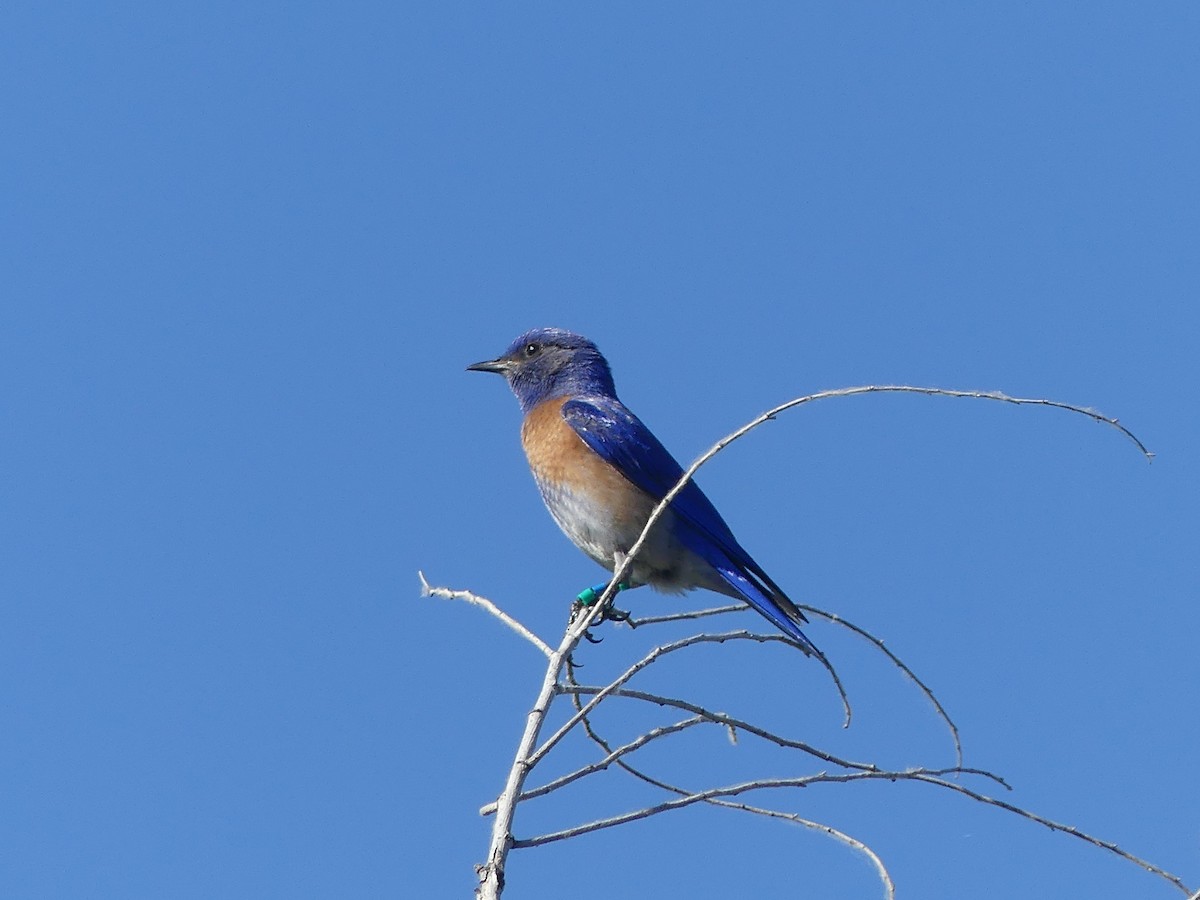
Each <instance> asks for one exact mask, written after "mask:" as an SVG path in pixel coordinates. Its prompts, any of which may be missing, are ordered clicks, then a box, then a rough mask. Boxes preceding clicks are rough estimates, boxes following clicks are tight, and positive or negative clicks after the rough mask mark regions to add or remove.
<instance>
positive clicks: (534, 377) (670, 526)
mask: <svg viewBox="0 0 1200 900" xmlns="http://www.w3.org/2000/svg"><path fill="white" fill-rule="evenodd" d="M467 368H468V369H469V370H472V371H476V372H496V373H498V374H500V375H503V376H504V377H505V379H507V381H508V385H509V387H510V388H512V391H513V393H514V394H516V397H517V401H518V402H519V403H520V404H521V411H522V412H523V413H524V414H525V418H524V422H523V424H522V425H521V444H522V446H523V447H524V449H525V455H526V457H528V459H529V467H530V469H532V471H533V477H534V479H535V480H536V481H537V486H538V489H539V490H540V491H541V494H542V500H543V501H544V502H545V504H546V507H547V509H549V510H550V515H552V516H553V517H554V521H555V522H557V523H558V526H559V528H561V529H562V530H563V531H564V532H565V533H566V535H567V537H569V538H570V539H571V540H572V541H573V542H574V543H575V545H576V546H577V547H579V549H580V550H582V551H583V552H584V553H586V554H587V555H588V556H590V557H591V558H592V559H594V560H595V561H596V562H598V563H599V564H600V565H602V566H604V567H605V568H606V569H608V570H610V571H613V570H614V569H615V568H616V567H617V566H618V565H619V564H620V562H621V561H622V560H623V559H624V556H625V554H627V553H628V551H629V549H630V548H631V547H632V546H633V544H634V542H635V541H636V540H637V539H638V536H639V535H640V534H641V532H642V528H643V527H645V524H646V520H647V519H648V518H649V517H650V513H651V512H652V511H653V509H654V507H655V506H656V505H657V504H658V502H659V501H660V500H661V499H662V498H663V497H664V496H665V495H666V493H667V492H668V491H669V490H670V489H671V488H672V487H674V486H675V483H676V482H677V481H678V480H679V478H680V476H682V475H683V469H682V467H681V466H680V465H679V463H678V462H676V461H675V458H674V457H672V456H671V454H670V453H668V452H667V449H666V448H665V447H663V445H662V444H661V443H660V442H659V440H658V438H656V437H655V436H654V434H653V433H652V432H651V431H650V429H649V428H647V427H646V426H645V425H643V424H642V422H641V420H640V419H638V417H637V416H635V415H634V414H633V413H632V412H630V411H629V410H628V409H627V408H626V407H625V404H623V403H622V402H621V401H620V400H618V399H617V391H616V387H615V386H614V385H613V378H612V372H611V371H610V370H609V367H608V361H607V360H606V359H605V358H604V357H603V356H602V355H601V354H600V351H599V350H598V349H596V345H595V344H593V343H592V342H591V341H589V340H588V339H587V338H584V337H582V336H580V335H578V334H573V333H572V332H570V331H565V330H563V329H561V328H535V329H534V330H533V331H528V332H526V333H525V334H523V335H521V336H520V337H519V338H517V339H516V340H515V341H513V343H512V345H511V346H510V347H509V348H508V349H507V350H506V351H505V352H504V355H503V356H500V357H498V358H496V359H492V360H487V361H485V362H478V363H475V364H474V365H471V366H468V367H467ZM643 584H648V585H650V586H651V587H653V588H655V589H657V590H659V591H664V592H667V593H680V592H682V591H687V590H690V589H692V588H707V589H708V590H710V591H716V592H717V593H719V594H725V595H727V596H729V597H735V598H737V599H739V600H744V601H745V602H747V603H749V604H750V605H751V606H752V607H754V609H756V610H758V612H760V613H762V615H763V616H765V617H766V618H767V619H769V620H770V622H771V623H772V624H773V625H775V626H776V627H777V628H779V630H780V631H782V632H783V633H784V634H786V635H787V636H788V637H790V638H792V639H793V640H795V641H798V642H799V643H800V644H801V645H802V646H803V647H804V648H805V649H806V651H807V650H808V649H811V648H812V644H811V643H810V642H809V640H808V638H806V637H805V636H804V632H802V631H801V630H800V625H801V624H802V623H804V622H807V621H808V620H807V619H805V617H804V614H803V613H802V612H800V610H799V609H798V608H797V607H796V604H795V603H793V602H792V601H791V600H790V599H788V596H787V595H786V594H785V593H784V592H783V590H782V589H781V588H780V587H779V585H777V584H776V583H775V582H774V581H772V580H771V578H770V577H769V576H768V575H767V573H766V572H764V571H763V569H762V567H761V566H760V565H759V564H758V563H756V562H755V561H754V559H753V558H752V557H751V556H750V554H749V553H747V552H746V551H745V550H744V549H742V546H741V544H739V543H738V542H737V539H736V538H735V537H734V536H733V532H732V531H730V530H729V526H728V525H726V524H725V520H724V519H722V518H721V514H720V513H718V512H717V510H716V507H714V506H713V505H712V503H711V502H710V501H709V499H708V497H706V496H705V495H704V492H703V491H702V490H700V487H699V486H698V485H697V484H696V483H695V481H691V482H689V483H688V485H687V486H686V487H685V488H684V489H683V490H682V491H681V492H680V493H679V494H678V495H677V496H676V497H675V499H674V500H673V501H672V503H671V505H670V507H669V508H668V509H667V511H666V512H665V513H664V514H663V516H662V517H661V518H660V519H659V520H658V522H656V523H655V526H654V528H653V529H652V530H651V532H650V535H649V537H648V538H647V540H646V543H645V545H643V547H642V549H641V550H640V551H639V553H638V556H637V558H636V559H634V561H633V567H632V573H631V575H630V576H629V584H628V585H622V586H621V587H626V586H627V587H638V586H640V585H643ZM603 587H604V585H597V586H596V587H595V588H592V589H590V590H588V591H584V592H583V593H582V594H580V599H581V600H583V601H584V602H594V600H595V597H596V594H597V593H598V592H599V590H601V589H603Z"/></svg>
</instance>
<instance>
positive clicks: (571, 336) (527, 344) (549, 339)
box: [467, 328, 617, 412]
mask: <svg viewBox="0 0 1200 900" xmlns="http://www.w3.org/2000/svg"><path fill="white" fill-rule="evenodd" d="M467 369H468V370H470V371H472V372H496V373H498V374H500V375H503V376H504V377H505V378H506V379H507V380H508V386H509V387H510V388H512V392H513V393H514V394H516V396H517V401H518V402H519V403H520V404H521V409H522V411H524V412H529V410H531V409H533V407H535V406H537V405H538V404H539V403H541V402H542V401H543V400H549V399H551V398H553V397H565V396H582V395H597V394H599V395H601V396H606V397H615V396H616V395H617V392H616V388H615V387H614V386H613V379H612V372H611V371H610V370H609V368H608V360H606V359H605V358H604V357H603V356H601V355H600V351H599V350H597V349H596V345H595V344H593V343H592V342H591V341H589V340H588V339H587V338H585V337H583V336H582V335H578V334H575V333H573V332H570V331H566V330H564V329H562V328H535V329H533V330H532V331H527V332H525V333H524V334H523V335H521V336H520V337H519V338H517V339H516V340H515V341H513V342H512V343H511V344H510V345H509V347H508V349H507V350H505V351H504V353H503V355H501V356H498V357H496V358H495V359H489V360H485V361H484V362H477V363H475V364H474V365H470V366H467Z"/></svg>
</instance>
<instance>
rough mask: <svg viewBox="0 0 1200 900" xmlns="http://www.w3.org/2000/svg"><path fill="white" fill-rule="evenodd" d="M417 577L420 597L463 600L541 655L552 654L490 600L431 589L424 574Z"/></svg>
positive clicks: (435, 588)
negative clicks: (491, 617) (487, 613)
mask: <svg viewBox="0 0 1200 900" xmlns="http://www.w3.org/2000/svg"><path fill="white" fill-rule="evenodd" d="M417 577H418V578H420V579H421V596H422V597H444V598H445V599H447V600H465V601H466V602H467V603H470V604H472V605H474V606H478V607H479V608H480V609H485V610H487V611H488V612H490V613H491V614H492V615H493V616H495V617H496V618H497V619H499V620H500V621H501V622H503V623H504V624H505V625H507V626H508V627H509V628H511V629H512V630H513V631H515V632H516V633H517V634H519V635H520V636H521V637H523V638H525V640H527V641H529V643H531V644H533V646H535V647H537V648H538V649H539V650H541V651H542V653H543V654H545V655H546V656H547V657H549V656H550V655H551V654H553V653H554V651H553V650H551V649H550V645H549V644H547V643H546V642H545V641H543V640H542V639H541V638H540V637H538V636H537V635H536V634H534V633H533V632H532V631H530V630H529V629H528V628H526V627H525V626H524V625H522V624H521V623H520V622H518V621H517V620H516V619H514V618H513V617H512V616H510V615H509V614H508V613H506V612H505V611H504V610H502V609H501V608H500V607H498V606H497V605H496V604H495V603H493V602H492V601H491V600H489V599H487V597H480V596H479V595H478V594H475V593H472V592H471V591H452V590H450V589H449V588H444V587H433V586H432V585H430V583H429V582H428V581H426V580H425V573H424V572H422V571H420V570H417Z"/></svg>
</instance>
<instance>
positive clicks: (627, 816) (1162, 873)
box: [513, 769, 1192, 895]
mask: <svg viewBox="0 0 1200 900" xmlns="http://www.w3.org/2000/svg"><path fill="white" fill-rule="evenodd" d="M948 771H953V770H945V769H942V770H929V769H908V770H905V771H896V772H880V771H874V772H841V773H828V772H821V773H818V774H816V775H806V776H803V777H800V778H771V779H757V780H754V781H746V782H742V783H741V784H734V785H729V786H728V787H722V788H712V789H709V790H705V791H696V792H695V793H691V794H687V795H686V796H683V797H679V798H677V799H675V800H667V801H664V802H662V803H658V804H655V805H654V806H646V807H642V808H641V809H637V810H633V811H631V812H627V813H621V814H619V815H616V816H610V817H608V818H605V819H597V820H595V821H593V822H587V823H584V824H582V825H577V826H575V827H573V828H564V829H562V830H561V831H554V832H549V833H547V834H542V835H538V836H537V837H533V838H524V839H521V840H517V841H514V842H513V847H514V848H525V847H537V846H540V845H542V844H549V843H553V842H555V841H561V840H566V839H567V838H572V837H577V836H579V835H582V834H588V833H590V832H593V831H600V830H602V829H605V828H612V827H614V826H616V825H623V824H625V823H627V822H635V821H638V820H640V819H646V818H649V817H651V816H655V815H659V814H660V813H664V812H669V811H672V810H676V809H683V808H685V807H688V806H692V805H694V804H696V803H701V802H706V801H708V800H709V799H712V798H718V797H732V796H737V795H739V794H744V793H747V792H749V791H759V790H769V789H775V788H784V787H797V788H803V787H808V786H810V785H814V784H823V783H824V784H828V783H834V784H842V783H849V782H854V781H920V782H923V783H925V784H933V785H937V786H938V787H943V788H946V789H947V790H951V791H954V792H956V793H959V794H963V795H964V796H967V797H970V798H971V799H973V800H977V801H979V802H981V803H985V804H988V805H991V806H995V807H998V808H999V809H1003V810H1007V811H1008V812H1011V813H1014V814H1016V815H1018V816H1020V817H1022V818H1025V819H1029V820H1030V821H1032V822H1037V823H1038V824H1039V825H1044V826H1046V827H1047V828H1049V829H1051V830H1052V831H1058V832H1061V833H1063V834H1068V835H1070V836H1072V837H1074V838H1078V839H1079V840H1082V841H1085V842H1086V843H1089V844H1091V845H1092V846H1095V847H1099V848H1101V849H1103V850H1107V851H1109V852H1110V853H1113V854H1115V855H1117V856H1119V857H1121V858H1122V859H1125V860H1128V861H1129V862H1132V863H1134V864H1135V865H1137V866H1140V867H1141V868H1142V869H1144V870H1146V871H1147V872H1150V873H1151V874H1153V875H1157V876H1158V877H1160V878H1162V879H1164V880H1166V881H1168V882H1170V883H1171V884H1173V885H1174V886H1175V887H1176V888H1178V889H1179V890H1181V891H1182V892H1183V893H1185V894H1188V895H1191V894H1192V889H1191V888H1189V887H1188V886H1187V885H1186V884H1184V882H1183V879H1181V878H1180V877H1179V876H1178V875H1173V874H1172V873H1170V872H1168V871H1166V870H1165V869H1162V868H1159V867H1158V866H1156V865H1154V864H1153V863H1150V862H1147V861H1146V860H1144V859H1142V858H1141V857H1138V856H1134V855H1133V854H1132V853H1129V852H1128V851H1126V850H1122V849H1121V848H1120V847H1119V846H1117V845H1116V844H1114V843H1111V842H1110V841H1104V840H1101V839H1099V838H1096V837H1093V836H1092V835H1090V834H1087V833H1086V832H1083V831H1080V830H1079V829H1078V828H1075V827H1074V826H1072V825H1063V824H1061V823H1059V822H1055V821H1053V820H1051V819H1047V818H1045V817H1044V816H1039V815H1037V814H1036V813H1031V812H1029V811H1028V810H1025V809H1022V808H1021V807H1019V806H1014V805H1013V804H1011V803H1006V802H1005V801H1003V800H997V799H996V798H994V797H988V796H987V795H985V794H980V793H978V792H977V791H972V790H970V789H969V788H965V787H963V786H962V785H960V784H957V783H956V782H952V781H947V780H946V779H944V778H942V777H940V774H944V773H946V772H948ZM935 773H936V774H935Z"/></svg>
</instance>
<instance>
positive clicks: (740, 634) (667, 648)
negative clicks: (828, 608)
mask: <svg viewBox="0 0 1200 900" xmlns="http://www.w3.org/2000/svg"><path fill="white" fill-rule="evenodd" d="M739 640H742V641H756V642H758V643H772V642H782V643H787V644H790V645H793V646H795V642H794V641H792V640H791V639H790V638H788V637H786V636H785V635H779V634H755V633H753V632H749V631H729V632H724V633H721V634H696V635H692V636H691V637H686V638H681V639H680V640H678V641H672V642H671V643H669V644H663V645H662V646H659V647H655V648H654V649H653V650H651V651H650V652H649V653H647V654H646V655H645V656H643V657H642V658H641V659H639V660H638V661H637V662H636V663H634V664H633V665H632V666H630V667H629V668H628V669H626V670H625V671H624V672H622V673H621V674H620V675H618V676H617V677H616V678H615V679H614V680H613V681H611V682H610V683H609V684H608V685H607V686H605V687H603V688H599V689H598V690H597V693H596V696H595V697H593V698H592V700H591V701H589V702H588V703H587V704H586V705H585V707H584V710H583V712H580V713H576V714H575V715H574V716H572V717H571V718H570V719H568V720H567V721H566V722H565V723H563V725H562V727H560V728H559V729H558V731H556V732H555V733H554V734H553V735H552V736H551V737H549V738H547V739H546V742H545V743H544V744H542V746H540V747H539V748H538V749H537V751H536V752H535V753H534V754H533V755H532V756H531V757H530V764H531V765H533V764H536V763H537V762H538V761H539V760H540V759H542V757H544V756H545V755H546V754H547V753H549V752H550V750H551V749H552V748H553V747H554V746H555V745H556V744H557V743H558V742H559V741H560V740H562V739H563V738H564V737H566V735H567V733H568V732H570V731H571V729H572V728H574V727H575V726H576V725H578V724H579V722H580V719H581V718H582V717H583V716H584V715H586V713H587V712H589V711H590V710H592V709H594V708H595V707H596V705H597V704H599V703H600V702H602V701H603V700H604V698H605V697H607V696H609V695H610V694H617V693H620V691H619V688H620V687H621V685H623V684H625V683H626V682H628V681H629V679H631V678H632V677H633V676H634V675H636V674H637V673H638V672H640V671H642V669H645V668H646V667H647V666H649V665H651V664H653V663H654V662H655V661H656V660H659V659H661V658H662V657H664V656H666V655H667V654H669V653H674V652H676V651H678V650H683V649H684V648H686V647H691V646H695V645H696V644H714V643H715V644H723V643H725V642H726V641H739ZM835 677H836V676H835ZM838 684H839V685H840V682H838ZM560 690H562V691H564V692H567V691H570V690H571V688H570V687H569V686H565V687H560ZM692 711H693V712H699V709H698V708H697V709H694V710H692ZM812 749H813V752H814V753H818V754H819V753H820V751H816V749H815V748H812ZM821 758H822V759H826V760H828V761H830V762H834V761H835V760H834V758H833V757H829V756H821ZM839 764H840V763H839Z"/></svg>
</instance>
